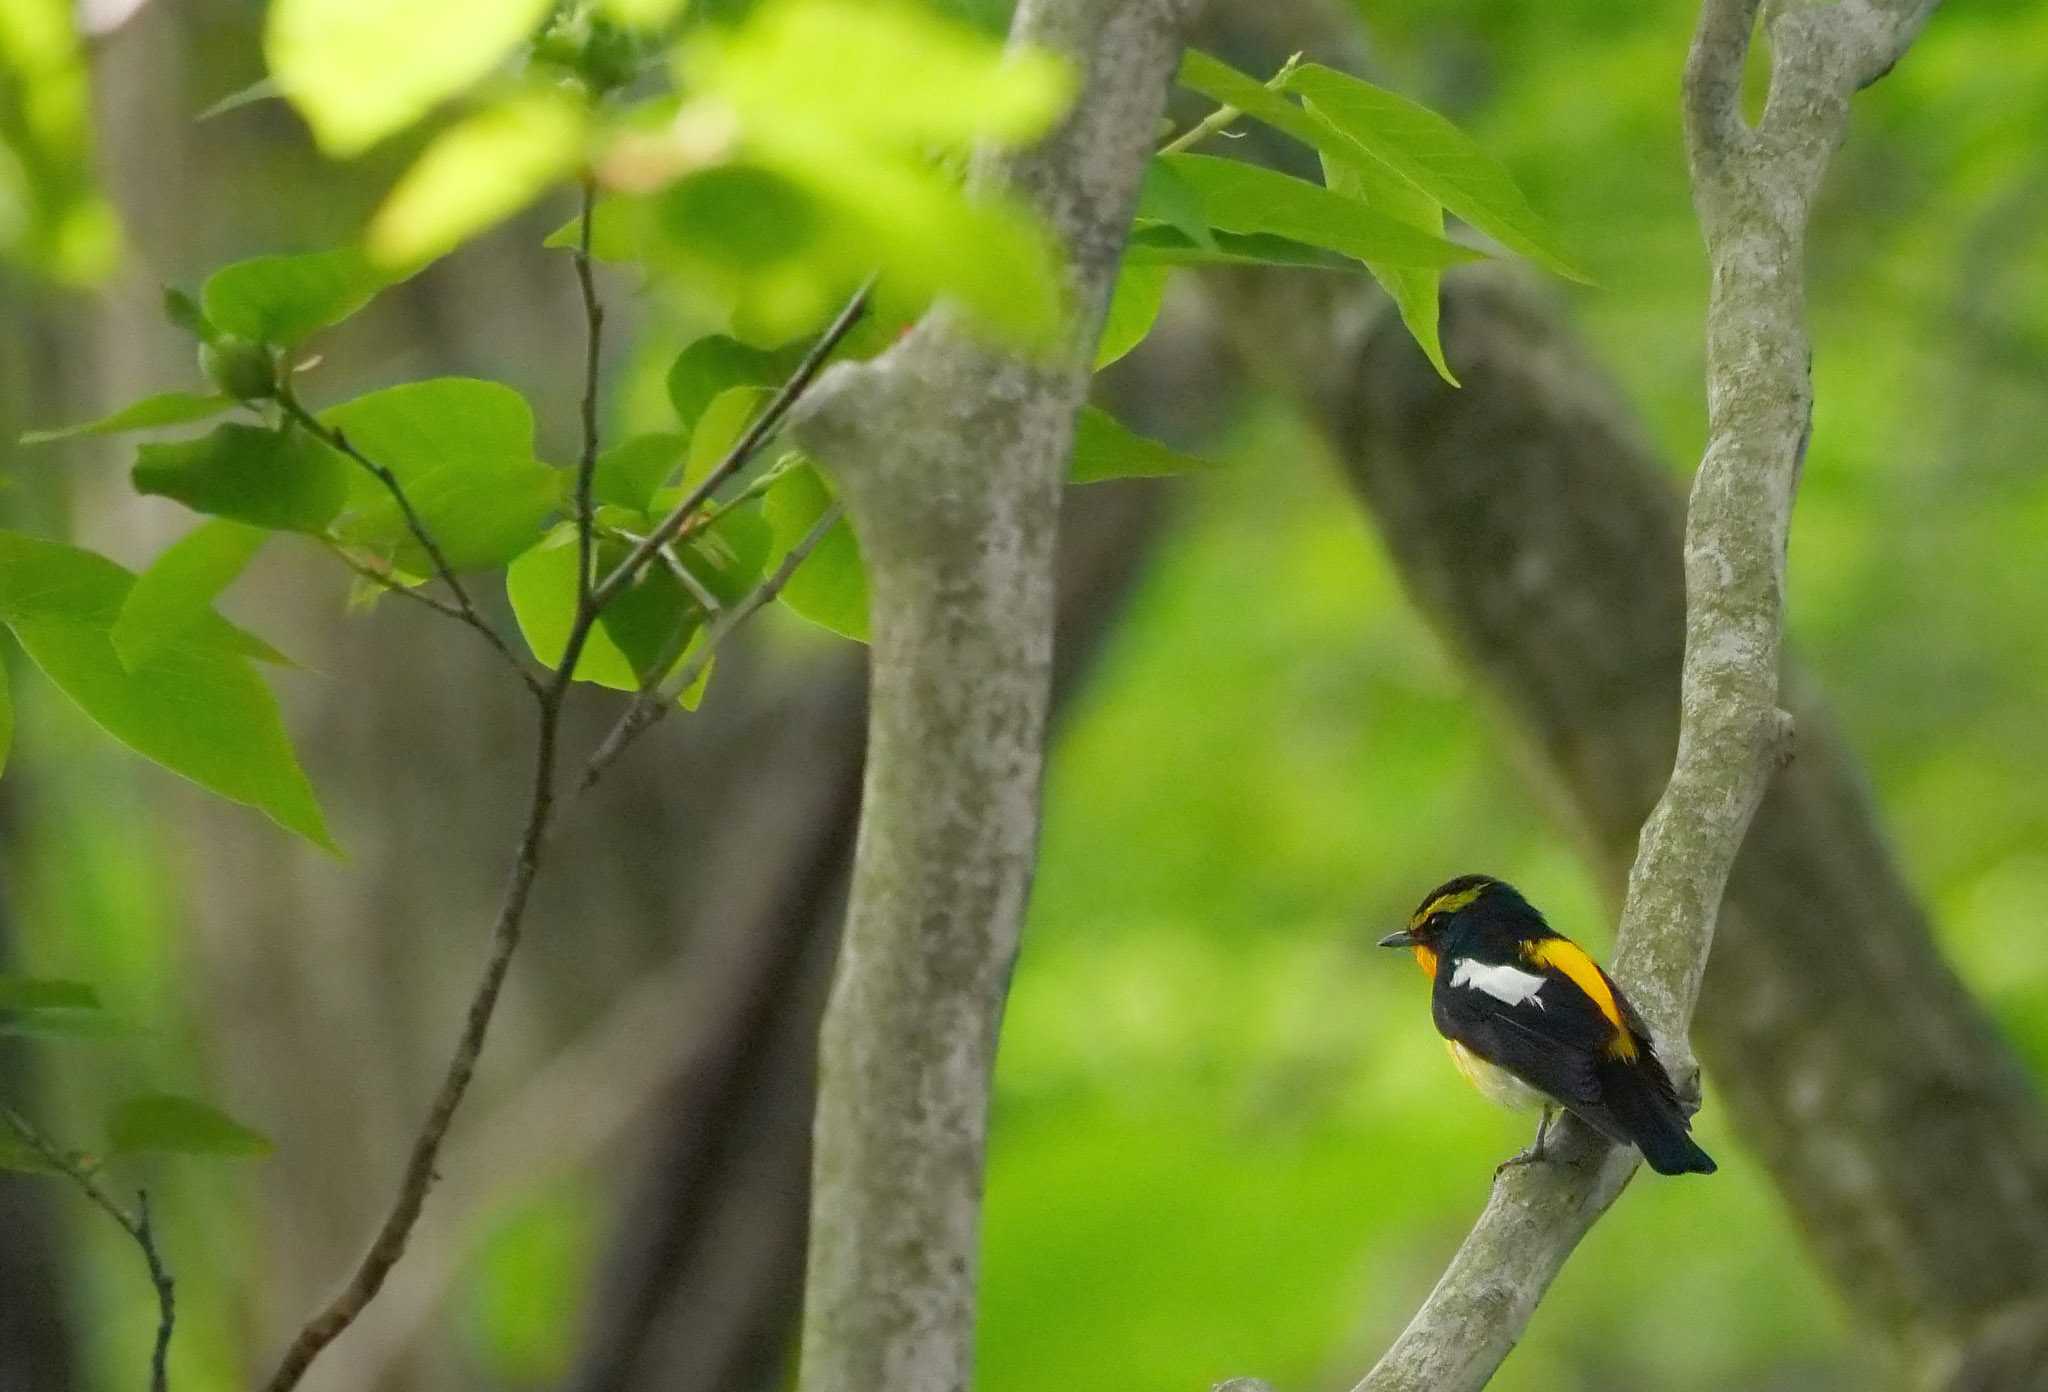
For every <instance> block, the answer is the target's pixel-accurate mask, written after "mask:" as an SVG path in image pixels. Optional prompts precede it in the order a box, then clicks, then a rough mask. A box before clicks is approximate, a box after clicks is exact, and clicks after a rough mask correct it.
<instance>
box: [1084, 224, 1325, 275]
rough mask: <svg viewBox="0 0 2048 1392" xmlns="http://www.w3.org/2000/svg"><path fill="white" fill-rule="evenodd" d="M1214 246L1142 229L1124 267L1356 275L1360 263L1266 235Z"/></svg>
mask: <svg viewBox="0 0 2048 1392" xmlns="http://www.w3.org/2000/svg"><path fill="white" fill-rule="evenodd" d="M1214 241H1215V246H1214V247H1210V248H1204V247H1198V246H1196V245H1195V244H1194V243H1193V242H1191V241H1189V240H1188V239H1187V238H1186V237H1185V236H1183V235H1182V234H1181V233H1180V232H1179V231H1178V230H1177V229H1175V228H1172V227H1166V226H1163V225H1157V224H1153V225H1141V226H1139V227H1136V228H1134V229H1133V230H1132V232H1131V239H1130V241H1129V242H1127V243H1125V245H1124V265H1125V266H1207V265H1219V266H1296V267H1300V268H1302V269H1304V270H1312V271H1354V270H1356V269H1357V268H1358V263H1357V262H1355V261H1349V260H1346V259H1345V258H1343V257H1341V256H1338V255H1336V254H1335V253H1334V252H1328V251H1324V250H1322V249H1320V248H1318V247H1312V246H1305V245H1303V244H1302V243H1300V242H1295V241H1289V240H1288V239H1287V238H1285V237H1273V236H1268V235H1266V234H1264V233H1254V234H1251V235H1241V234H1239V233H1236V232H1218V233H1216V234H1215V237H1214Z"/></svg>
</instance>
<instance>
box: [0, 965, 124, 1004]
mask: <svg viewBox="0 0 2048 1392" xmlns="http://www.w3.org/2000/svg"><path fill="white" fill-rule="evenodd" d="M99 1008H100V996H99V992H97V991H95V990H94V989H93V988H92V987H91V986H90V985H88V984H86V983H85V982H83V981H53V980H48V979H45V978H39V977H33V976H15V975H13V974H12V973H8V972H0V1010H98V1009H99Z"/></svg>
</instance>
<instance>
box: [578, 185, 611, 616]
mask: <svg viewBox="0 0 2048 1392" xmlns="http://www.w3.org/2000/svg"><path fill="white" fill-rule="evenodd" d="M596 214H597V181H596V180H595V179H594V178H592V177H591V176H590V175H588V174H585V175H584V176H583V225H582V228H581V230H580V231H579V232H578V233H577V237H576V257H575V260H576V285H577V288H578V289H579V290H580V291H581V292H582V295H583V322H584V337H583V342H584V351H583V452H582V454H581V455H580V456H579V457H578V459H577V461H576V596H577V602H578V603H579V604H580V605H582V606H585V607H588V606H589V604H590V599H591V595H590V587H591V584H592V577H593V572H594V571H595V569H596V544H595V542H594V540H593V539H592V537H591V527H592V525H593V522H592V519H593V516H594V513H595V508H594V507H593V505H592V502H591V489H592V486H593V484H594V483H595V481H596V479H597V441H598V434H597V369H598V358H599V349H600V347H601V345H602V343H603V339H604V304H603V302H602V301H600V300H599V299H598V298H597V282H596V281H595V280H594V279H593V278H592V276H591V273H590V236H591V225H592V223H593V222H594V221H595V219H596Z"/></svg>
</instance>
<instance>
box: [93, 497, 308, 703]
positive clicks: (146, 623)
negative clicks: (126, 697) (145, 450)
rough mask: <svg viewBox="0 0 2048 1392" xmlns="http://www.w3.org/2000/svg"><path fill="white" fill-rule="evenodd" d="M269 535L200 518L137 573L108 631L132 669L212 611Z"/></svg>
mask: <svg viewBox="0 0 2048 1392" xmlns="http://www.w3.org/2000/svg"><path fill="white" fill-rule="evenodd" d="M268 538H269V533H268V532H265V531H264V530H263V529H262V528H260V527H251V526H248V525H246V524H244V523H241V522H233V521H229V520H228V519H226V518H215V519H214V520H213V521H211V522H206V523H202V524H201V525H200V526H198V527H197V528H195V529H194V530H192V531H190V532H188V533H186V534H185V536H184V537H182V538H181V539H180V540H178V541H177V542H176V543H174V544H173V545H172V546H171V547H170V549H168V550H167V551H165V552H164V553H163V554H162V555H161V556H158V557H157V558H156V561H155V562H154V563H153V564H152V565H151V566H150V568H149V569H148V570H145V571H143V572H142V574H141V575H140V576H138V577H137V578H136V581H135V588H133V589H131V590H130V591H129V592H128V598H127V599H126V600H125V601H123V602H122V605H121V614H120V617H119V618H117V619H116V620H115V621H114V627H113V631H112V632H111V633H110V634H109V635H108V636H109V637H110V638H111V640H112V641H113V644H114V652H115V654H116V655H117V656H119V657H120V659H121V662H122V664H123V665H124V666H126V667H127V668H128V669H129V670H130V671H134V670H135V669H136V668H138V667H141V666H143V665H145V664H146V663H147V662H148V661H149V660H150V659H151V658H152V657H154V656H156V654H157V653H158V652H160V651H161V650H162V649H163V646H164V644H166V643H168V642H170V641H171V640H172V639H174V638H176V637H178V636H179V635H180V634H182V633H184V632H185V631H186V630H187V629H189V628H191V627H192V626H193V625H194V624H196V623H198V622H199V621H200V620H201V619H202V618H204V617H205V616H206V615H208V614H210V613H212V612H213V601H214V599H215V598H216V597H217V596H218V595H219V594H220V592H221V591H222V590H225V589H226V588H227V587H228V586H229V585H231V584H233V583H234V582H235V577H237V576H239V575H240V574H241V573H242V571H243V569H244V568H245V567H247V566H248V564H249V562H250V561H251V560H252V559H254V557H255V555H256V552H257V551H258V550H259V549H260V548H261V547H262V545H263V543H264V542H265V541H266V540H267V539H268Z"/></svg>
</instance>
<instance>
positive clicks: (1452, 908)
mask: <svg viewBox="0 0 2048 1392" xmlns="http://www.w3.org/2000/svg"><path fill="white" fill-rule="evenodd" d="M1485 892H1486V886H1485V885H1474V886H1473V887H1472V888H1471V889H1461V890H1459V891H1458V892H1457V893H1456V894H1439V895H1437V897H1436V898H1434V899H1432V900H1430V901H1429V902H1428V903H1427V904H1424V905H1423V906H1422V907H1421V908H1420V909H1417V910H1416V911H1415V917H1413V918H1411V919H1409V920H1408V927H1409V929H1410V930H1411V931H1412V930H1414V929H1416V928H1420V927H1421V926H1422V925H1423V924H1425V923H1427V922H1428V921H1429V916H1430V915H1431V914H1440V913H1456V912H1457V911H1458V910H1460V909H1462V908H1464V907H1465V906H1466V905H1467V904H1469V903H1471V902H1472V901H1473V900H1474V899H1477V898H1478V897H1479V896H1480V895H1482V894H1484V893H1485Z"/></svg>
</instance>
